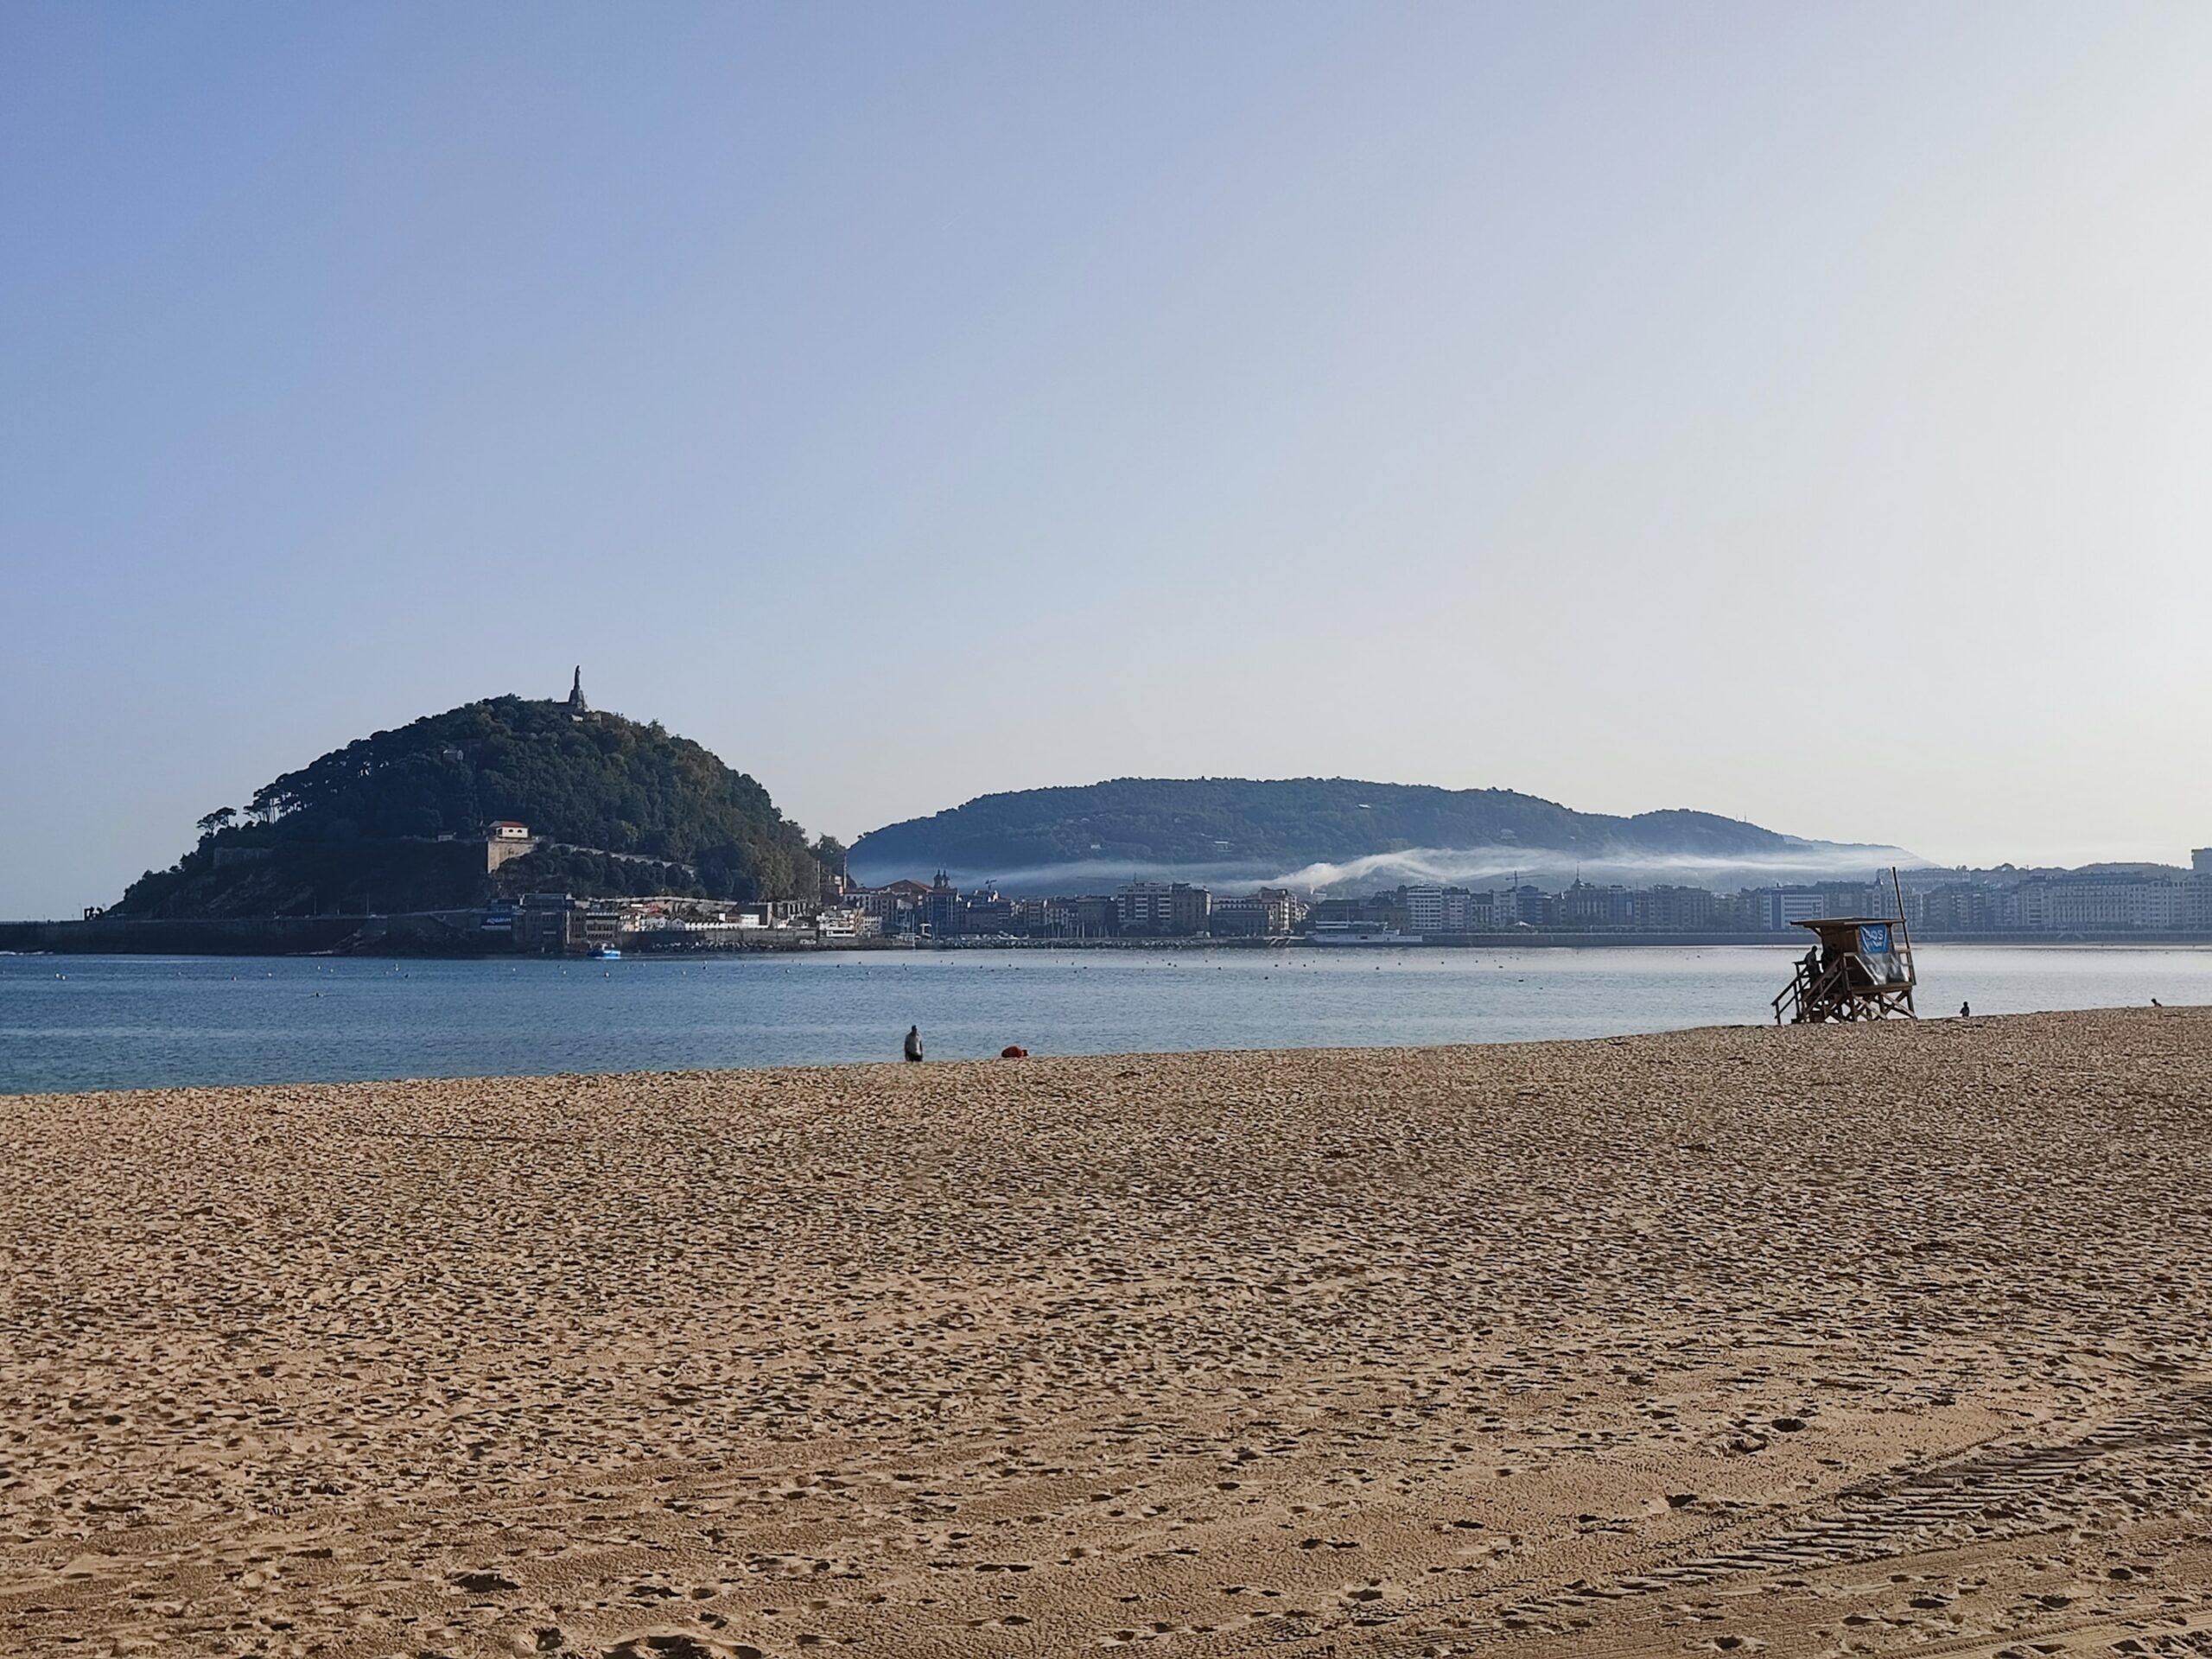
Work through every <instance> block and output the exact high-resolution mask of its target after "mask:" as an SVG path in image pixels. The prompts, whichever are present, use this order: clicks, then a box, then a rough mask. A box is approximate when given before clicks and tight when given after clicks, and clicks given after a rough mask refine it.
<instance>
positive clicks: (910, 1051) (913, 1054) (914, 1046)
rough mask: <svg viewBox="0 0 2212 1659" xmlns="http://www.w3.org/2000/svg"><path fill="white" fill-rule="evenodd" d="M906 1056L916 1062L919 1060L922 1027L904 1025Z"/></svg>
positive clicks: (920, 1055) (920, 1056)
mask: <svg viewBox="0 0 2212 1659" xmlns="http://www.w3.org/2000/svg"><path fill="white" fill-rule="evenodd" d="M906 1058H908V1059H909V1060H912V1061H914V1062H916V1063H919V1061H920V1060H921V1058H922V1028H921V1027H919V1026H909V1027H906Z"/></svg>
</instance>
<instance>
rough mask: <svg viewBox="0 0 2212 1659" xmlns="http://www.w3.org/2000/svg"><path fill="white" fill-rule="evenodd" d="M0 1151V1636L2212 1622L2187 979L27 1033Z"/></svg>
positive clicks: (1047, 1648)
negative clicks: (505, 1040)
mask: <svg viewBox="0 0 2212 1659" xmlns="http://www.w3.org/2000/svg"><path fill="white" fill-rule="evenodd" d="M895 1035H896V1033H893V1036H894V1037H895ZM0 1167H4V1168H5V1169H6V1170H7V1171H8V1178H7V1179H6V1180H5V1182H4V1183H0V1259H3V1260H4V1268H5V1272H4V1278H3V1279H0V1399H4V1401H5V1410H4V1412H0V1652H4V1653H7V1654H11V1655H12V1654H41V1655H44V1654H77V1655H87V1656H90V1655H107V1654H127V1653H137V1654H149V1655H200V1654H208V1655H215V1654H221V1655H242V1654H267V1655H311V1654H312V1655H331V1656H353V1655H359V1656H386V1655H404V1656H429V1655H445V1656H450V1659H464V1656H476V1655H505V1654H556V1655H575V1656H589V1659H602V1656H605V1659H615V1656H620V1659H633V1656H634V1659H651V1656H674V1659H686V1656H694V1659H696V1656H717V1659H728V1656H744V1655H756V1654H757V1655H772V1656H797V1655H800V1654H807V1653H820V1654H829V1653H849V1654H852V1655H855V1656H861V1655H868V1656H902V1659H903V1656H915V1659H933V1656H947V1659H950V1656H969V1655H980V1656H995V1655H1058V1654H1083V1653H1093V1652H1099V1651H1114V1650H1122V1649H1141V1650H1142V1651H1144V1652H1146V1653H1148V1654H1154V1655H1158V1656H1161V1659H1169V1656H1177V1659H1179V1656H1191V1659H1200V1656H1212V1655H1230V1654H1238V1655H1242V1654H1261V1653H1265V1654H1269V1655H1286V1656H1287V1655H1319V1654H1370V1653H1371V1654H1377V1655H1406V1656H1412V1655H1424V1654H1426V1655H1444V1654H1529V1655H1535V1654H1554V1653H1556V1654H1571V1653H1587V1654H1589V1655H1592V1656H1596V1655H1599V1654H1605V1655H1614V1654H1630V1653H1646V1652H1649V1653H1653V1654H1660V1653H1668V1654H1680V1653H1690V1654H1703V1653H1739V1654H1750V1653H1756V1652H1759V1651H1761V1650H1767V1651H1770V1652H1772V1653H1774V1654H1777V1655H1779V1654H1783V1653H1790V1654H1796V1653H1806V1654H1813V1653H1852V1652H1860V1653H1902V1652H1905V1651H1909V1650H1910V1651H1919V1652H1942V1653H1946V1654H1967V1655H1989V1656H2003V1659H2044V1656H2049V1655H2052V1654H2057V1653H2061V1652H2065V1651H2075V1652H2082V1653H2099V1654H2101V1653H2106V1652H2118V1653H2120V1654H2125V1655H2145V1654H2147V1655H2162V1654H2182V1653H2198V1654H2202V1653H2208V1652H2212V1014H2202V1013H2196V1012H2190V1011H2181V1010H2168V1011H2152V1010H2145V1011H2141V1012H2127V1013H2111V1014H2073V1015H2053V1016H2037V1017H2030V1018H2021V1019H2013V1020H1986V1021H1985V1020H1977V1021H1973V1022H1963V1021H1956V1020H1945V1021H1941V1022H1934V1021H1931V1022H1929V1023H1927V1024H1924V1025H1921V1026H1918V1027H1912V1026H1906V1025H1901V1024H1900V1025H1893V1026H1888V1027H1873V1028H1867V1029H1864V1030H1856V1031H1851V1030H1789V1031H1777V1030H1773V1029H1758V1028H1750V1029H1741V1030H1726V1031H1705V1032H1694V1033H1681V1034H1675V1035H1667V1036H1656V1037H1640V1038H1636V1039H1624V1040H1615V1041H1609V1042H1596V1043H1582V1044H1562V1045H1549V1046H1515V1047H1494V1048H1458V1049H1434V1050H1420V1051H1406V1050H1398V1051H1370V1052H1305V1053H1280V1052H1278V1053H1250V1054H1215V1055H1184V1056H1173V1057H1139V1058H1106V1059H1096V1058H1086V1059H1079V1060H1055V1059H1050V1058H1031V1059H1028V1060H1025V1061H1020V1062H1013V1063H998V1062H992V1063H984V1064H976V1065H926V1066H897V1065H893V1066H883V1067H858V1068H841V1069H828V1070H809V1071H763V1072H743V1073H715V1074H683V1075H666V1076H651V1077H620V1078H588V1077H548V1078H529V1079H501V1080H495V1081H488V1082H441V1083H412V1084H362V1085H353V1086H340V1087H311V1088H309V1087H302V1088H289V1089H236V1090H176V1091H157V1092H148V1093H138V1094H128V1095H106V1096H32V1097H23V1098H17V1099H11V1100H6V1101H0Z"/></svg>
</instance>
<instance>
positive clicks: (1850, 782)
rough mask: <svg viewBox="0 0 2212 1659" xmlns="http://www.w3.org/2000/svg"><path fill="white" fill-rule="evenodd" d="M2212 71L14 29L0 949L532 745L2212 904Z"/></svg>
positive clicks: (2107, 8)
mask: <svg viewBox="0 0 2212 1659" xmlns="http://www.w3.org/2000/svg"><path fill="white" fill-rule="evenodd" d="M2207 84H2212V12H2208V11H2206V10H2202V9H2190V8H2181V7H2173V6H2165V5H2153V4H2117V5H2090V4H2048V3H2029V4H2017V5H2011V4H2008V5H1997V4H1971V3H1969V4H1961V5H1958V6H1954V7H1948V8H1944V9H1942V10H1929V9H1924V8H1915V7H1910V6H1905V5H1903V4H1872V5H1864V6H1843V5H1821V4H1815V5H1808V6H1802V7H1794V8H1787V9H1780V8H1761V7H1756V6H1752V5H1749V4H1726V3H1660V4H1653V5H1649V6H1637V7H1628V6H1618V5H1595V6H1592V7H1587V8H1580V9H1574V10H1558V9H1553V8H1537V7H1533V6H1531V7H1522V8H1509V7H1502V6H1491V7H1442V6H1434V5H1389V4H1385V5H1379V6H1373V7H1361V8H1357V9H1353V8H1324V7H1319V6H1311V5H1293V6H1260V5H1256V4H1233V3H1224V4H1221V5H1217V6H1213V7H1209V8H1206V9H1205V10H1201V11H1198V12H1192V13H1181V14H1166V13H1160V14H1145V13H1138V12H1128V11H1104V12H1099V11H1078V10H1017V9H1013V8H1007V7H993V6H988V5H979V4H925V5H921V6H916V7H906V8H899V9H888V8H886V9H880V10H842V11H832V12H824V11H819V10H798V9H792V10H767V9H755V10H740V9H729V8H707V7H701V6H692V5H677V6H673V7H670V8H665V9H663V10H658V11H655V12H653V13H651V14H616V13H609V12H605V11H600V10H590V9H587V8H583V7H580V6H573V5H564V4H554V5H549V6H537V7H531V8H527V9H525V8H521V7H518V6H513V5H511V4H498V3H495V4H486V5H484V6H481V7H477V8H472V9H468V10H463V11H454V10H449V9H438V8H432V7H429V6H424V5H409V4H401V5H394V6H391V7H384V8H377V9H372V10H351V11H348V10H328V9H322V10H305V11H290V12H286V11H250V10H249V11H207V10H189V9H173V10H154V9H144V8H129V7H123V6H112V5H74V4H71V5H64V4H49V3H38V0H29V3H16V4H13V5H11V6H10V7H8V8H7V9H5V10H0V213H4V214H5V218H6V222H7V223H8V224H9V225H10V230H11V236H10V250H9V252H8V255H7V257H5V258H4V259H0V303H4V304H5V306H6V308H7V314H8V315H9V316H10V319H11V321H12V323H13V324H14V326H13V327H11V330H10V336H11V338H10V350H9V351H8V352H6V353H0V599H4V601H5V602H4V615H5V617H6V620H7V625H8V626H7V627H6V631H5V634H4V636H3V637H4V639H5V648H4V649H0V698H4V702H5V707H6V708H7V709H8V711H9V715H10V718H9V719H8V720H7V721H5V722H4V723H0V780H4V783H5V785H6V786H7V787H8V789H9V790H10V794H11V797H12V798H14V799H15V800H16V802H17V803H18V808H17V810H16V812H15V813H13V814H11V815H10V817H9V820H8V823H7V826H6V828H5V829H0V916H46V915H73V914H74V913H75V912H76V911H77V910H78V908H79V906H84V905H89V904H102V903H106V902H109V901H111V900H112V899H115V898H116V897H117V896H118V895H119V894H120V893H121V892H122V890H123V888H124V885H125V884H126V883H128V882H129V881H130V880H131V879H132V878H134V877H135V876H137V874H139V873H140V872H141V871H142V870H144V869H146V868H149V867H150V868H162V867H164V866H166V865H168V863H169V862H170V861H172V860H174V859H175V857H176V856H177V855H180V854H181V853H182V852H183V851H185V850H186V849H188V847H189V845H190V844H191V842H192V839H193V833H194V832H193V827H192V826H193V821H194V819H195V818H196V817H199V816H200V814H201V813H203V812H205V811H207V810H210V809H212V808H213V807H216V806H219V805H222V804H240V803H242V801H243V800H244V798H245V797H246V796H248V795H250V794H251V791H253V790H254V789H255V788H256V787H257V786H258V785H261V784H263V783H264V782H266V781H268V780H269V779H270V778H272V777H274V776H276V775H277V773H279V772H283V771H287V770H289V769H292V768H295V767H297V766H302V765H304V764H305V763H306V762H307V761H308V760H312V759H313V758H314V757H315V756H316V755H318V754H320V753H323V752H325V751H326V750H328V749H330V748H332V747H336V746H338V745H340V744H343V743H345V742H346V741H350V740H352V739H353V738H355V737H358V736H360V735H363V734H367V733H369V732H371V731H374V730H377V729H381V728H392V727H396V726H398V725H402V724H404V723H405V722H406V721H409V720H411V719H414V718H416V717H417V716H419V715H425V714H429V713H433V712H435V711H438V710H441V709H447V708H450V707H452V706H454V705H455V704H458V703H461V702H468V701H471V700H474V699H475V698H478V697H481V696H491V695H497V694H499V693H502V692H507V691H512V692H517V693H519V694H520V695H524V696H549V697H550V696H559V695H560V694H562V693H563V692H564V691H565V690H566V689H567V684H568V679H569V669H570V666H571V665H572V664H575V663H577V662H581V663H582V664H583V670H584V687H585V690H586V691H587V693H588V695H589V696H591V697H592V699H593V700H594V702H596V703H598V704H600V705H601V706H604V707H607V708H610V709H618V710H620V711H622V712H624V713H627V714H630V715H633V716H635V717H638V718H641V719H657V720H658V721H662V722H663V723H664V725H666V726H667V727H668V728H670V729H671V730H672V731H675V732H677V733H681V734H684V735H686V736H689V737H692V738H695V739H696V740H698V741H701V742H702V743H704V744H705V745H706V746H707V747H709V748H711V749H713V750H714V751H715V752H716V753H719V754H720V755H721V756H722V757H723V758H724V759H725V760H728V762H729V763H730V764H731V765H732V766H736V767H738V768H739V769H741V770H742V771H745V772H749V773H751V774H752V775H753V776H754V777H756V778H758V779H760V781H761V782H762V783H763V784H764V785H766V787H767V788H768V790H769V791H770V792H771V793H772V795H773V797H774V798H775V800H776V802H777V804H779V806H780V807H782V808H783V809H784V810H785V812H786V813H788V814H789V815H790V816H791V817H793V818H795V819H797V820H798V822H800V823H803V824H804V825H805V826H806V827H807V828H808V829H810V831H817V832H819V831H829V832H831V833H834V834H836V835H838V836H841V837H843V838H845V839H847V840H850V839H852V838H854V837H855V836H857V835H858V834H860V833H861V831H863V830H866V829H873V828H876V827H880V826H881V825H884V824H887V823H893V822H897V821H899V820H903V819H906V818H912V817H925V816H927V815H928V814H930V813H931V812H934V811H937V810H943V809H944V808H948V807H950V806H954V805H957V804H959V803H961V802H963V801H965V800H968V799H969V798H974V797H976V796H978V795H982V794H988V793H993V792H997V791H1005V790H1014V789H1023V788H1033V787H1043V786H1048V785H1073V784H1085V783H1090V782H1094V781H1097V780H1100V779H1109V778H1114V777H1124V776H1143V777H1195V776H1202V775H1211V776H1216V777H1224V776H1234V777H1255V778H1262V777H1301V776H1338V777H1347V778H1359V779H1372V780H1376V781H1382V782H1404V783H1420V784H1434V785H1440V786H1442V787H1447V788H1482V787H1497V788H1508V789H1514V790H1517V791H1522V792H1525V793H1528V794H1531V795H1536V796H1540V797H1542V798H1547V799H1550V800H1554V801H1559V802H1561V803H1563V804H1567V805H1568V806H1571V807H1573V808H1576V809H1578V810H1584V811H1591V812H1609V813H1618V814H1622V815H1631V814H1634V813H1637V812H1640V811H1647V810H1659V809H1664V808H1670V807H1688V808H1693V809H1695V810H1702V811H1709V812H1714V813H1718V814H1720V815H1722V816H1726V817H1735V818H1739V819H1743V820H1746V821H1748V822H1751V823H1758V824H1760V825H1763V826H1764V827H1766V828H1769V829H1776V830H1779V831H1781V832H1783V833H1785V834H1789V835H1792V836H1802V837H1806V838H1808V839H1817V840H1829V841H1841V842H1867V843H1891V844H1896V845H1900V846H1903V847H1906V848H1910V849H1913V850H1914V851H1915V852H1916V853H1918V854H1920V855H1923V856H1924V857H1926V858H1928V859H1929V860H1930V861H1934V862H1936V863H1941V864H1956V863H1971V864H1993V863H1999V862H2005V861H2011V862H2014V863H2022V864H2027V863H2037V864H2059V863H2064V864H2078V863H2082V862H2089V861H2101V860H2115V861H2117V860H2135V859H2156V860H2158V861H2164V862H2169V863H2173V862H2185V861H2187V858H2188V855H2189V851H2190V849H2191V848H2192V847H2196V846H2201V845H2205V844H2208V843H2212V779H2208V778H2207V777H2206V775H2205V772H2204V769H2203V768H2202V766H2198V765H2196V764H2194V763H2195V761H2196V757H2197V751H2196V735H2197V733H2198V731H2199V730H2200V728H2202V724H2203V719H2204V715H2205V712H2206V710H2207V709H2208V707H2212V661H2208V654H2207V653H2206V652H2205V651H2204V650H2203V648H2202V643H2201V640H2200V639H2199V635H2200V633H2201V631H2202V630H2201V624H2202V619H2203V618H2204V617H2205V616H2207V615H2208V614H2212V558H2207V557H2206V556H2205V555H2204V553H2203V549H2204V547H2205V546H2206V545H2207V544H2208V543H2212V479H2209V478H2208V477H2207V474H2206V469H2205V468H2204V467H2203V466H2202V461H2201V456H2202V453H2203V451H2204V450H2205V448H2206V447H2207V443H2206V441H2207V439H2208V438H2212V373H2208V372H2207V371H2208V369H2212V315H2208V314H2207V312H2206V309H2205V308H2204V306H2203V304H2202V295H2203V293H2204V292H2205V291H2207V289H2208V283H2209V279H2212V215H2208V214H2207V213H2205V212H2204V203H2205V202H2206V201H2207V200H2212V124H2208V123H2207V122H2206V121H2205V120H2204V119H2203V118H2202V88H2203V87H2204V86H2206V85H2207Z"/></svg>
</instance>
